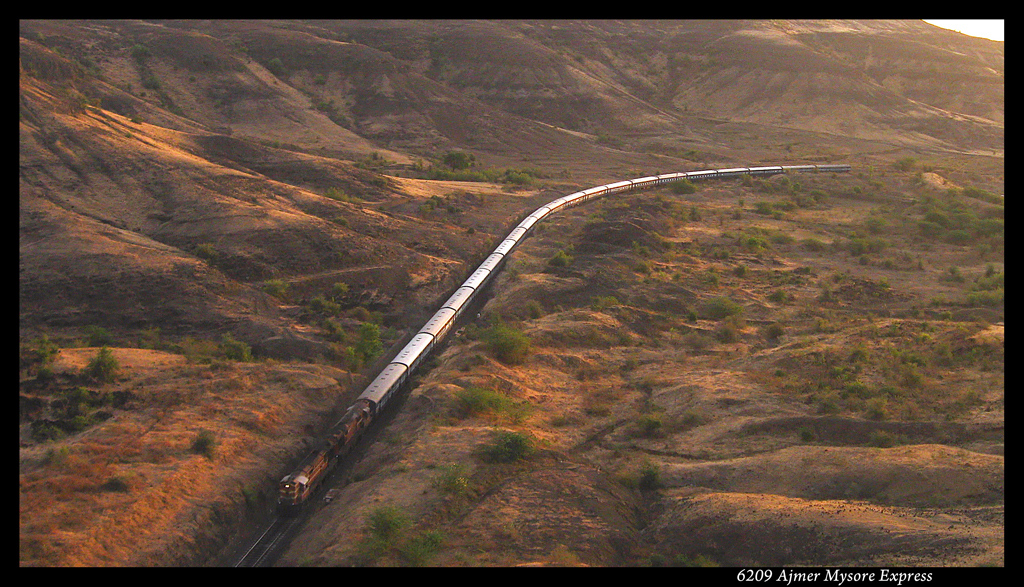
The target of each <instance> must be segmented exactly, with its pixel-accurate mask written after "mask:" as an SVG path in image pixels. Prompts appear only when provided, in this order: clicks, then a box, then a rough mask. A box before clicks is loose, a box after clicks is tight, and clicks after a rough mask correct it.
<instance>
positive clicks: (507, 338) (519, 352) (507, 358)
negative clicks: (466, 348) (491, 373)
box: [484, 324, 530, 365]
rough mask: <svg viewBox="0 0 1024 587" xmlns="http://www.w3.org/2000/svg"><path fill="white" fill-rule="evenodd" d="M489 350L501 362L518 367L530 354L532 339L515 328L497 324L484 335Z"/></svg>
mask: <svg viewBox="0 0 1024 587" xmlns="http://www.w3.org/2000/svg"><path fill="white" fill-rule="evenodd" d="M484 340H485V341H486V342H487V348H488V349H489V350H490V351H491V353H493V354H494V356H495V357H496V358H497V359H498V360H499V361H501V362H503V363H506V364H509V365H518V364H521V363H522V362H524V361H525V360H526V357H527V356H529V354H530V339H529V338H528V337H527V336H526V335H525V334H523V333H522V332H520V331H519V330H516V329H515V328H512V327H511V326H506V325H504V324H496V325H494V326H492V327H491V328H490V330H488V331H487V332H486V333H485V335H484Z"/></svg>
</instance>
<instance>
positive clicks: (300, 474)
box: [277, 164, 850, 514]
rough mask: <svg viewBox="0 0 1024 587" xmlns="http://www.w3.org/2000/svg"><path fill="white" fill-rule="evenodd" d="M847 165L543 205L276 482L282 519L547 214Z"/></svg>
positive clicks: (604, 190) (707, 174)
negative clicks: (595, 202)
mask: <svg viewBox="0 0 1024 587" xmlns="http://www.w3.org/2000/svg"><path fill="white" fill-rule="evenodd" d="M848 171H850V166H849V165H845V164H834V165H782V166H774V167H737V168H731V169H709V170H704V171H687V172H679V173H667V174H663V175H653V176H649V177H641V178H638V179H630V180H625V181H619V182H616V183H610V184H607V185H601V186H597V187H592V188H589V189H585V190H583V191H580V192H576V193H573V194H569V195H568V196H563V197H561V198H558V199H557V200H554V201H552V202H549V203H547V204H545V205H543V206H541V207H540V208H538V209H536V210H534V211H533V213H531V214H530V215H529V216H527V217H526V219H525V220H523V221H522V222H520V223H519V225H517V226H516V227H515V228H513V229H512V231H511V232H510V233H509V234H508V236H506V237H505V238H504V239H503V240H502V241H501V243H500V244H499V245H498V247H497V248H496V249H494V251H493V252H492V253H491V254H490V255H489V256H488V257H487V258H486V259H484V261H483V262H482V263H481V264H480V265H479V266H478V267H477V269H476V270H475V271H474V272H473V273H472V274H470V276H469V278H468V279H466V281H465V282H463V284H462V285H461V286H460V287H459V288H458V289H457V290H455V293H453V294H452V295H451V297H449V298H448V300H447V301H446V302H445V303H444V304H442V305H441V308H440V309H438V310H437V312H436V313H435V314H434V315H433V316H432V317H431V318H430V320H428V321H427V323H426V324H425V325H424V326H423V328H421V329H420V330H419V332H418V333H417V334H416V335H415V336H413V337H412V340H410V341H409V343H408V344H406V345H405V347H404V348H403V349H402V350H401V351H400V352H399V353H398V355H397V356H395V358H394V360H392V361H391V362H390V363H389V364H388V365H387V366H386V367H384V369H383V370H381V372H380V374H379V375H377V377H376V378H375V379H374V380H373V381H372V382H370V384H369V385H368V386H367V387H366V389H365V390H363V392H362V393H361V394H360V395H359V397H358V398H356V400H355V401H354V402H353V403H352V405H351V406H349V408H348V409H347V410H346V411H345V415H344V416H342V417H341V419H340V420H339V421H338V422H337V423H336V424H335V425H334V426H333V427H332V428H331V430H330V433H329V434H328V436H327V439H326V440H325V441H324V442H323V443H322V444H321V445H320V446H319V447H318V448H316V449H314V450H313V451H312V452H311V453H310V454H309V455H308V456H307V457H306V458H305V459H303V460H302V462H301V463H299V465H298V466H297V467H296V469H295V471H294V472H292V473H291V474H289V475H286V476H285V477H284V478H283V479H281V482H280V484H279V485H278V501H277V503H278V510H279V511H280V512H281V513H284V514H288V513H290V512H294V511H295V510H296V509H298V508H299V507H301V506H302V505H303V504H304V503H306V502H307V501H308V500H309V498H310V496H312V495H313V493H314V492H315V491H316V490H317V489H318V487H319V485H320V483H321V482H322V481H323V480H324V478H325V477H326V476H327V473H328V472H329V471H330V470H331V469H332V468H333V467H334V466H335V465H336V464H337V463H338V461H339V460H341V458H342V457H343V456H344V455H345V454H346V453H347V452H348V451H349V450H351V448H352V446H353V445H355V443H356V441H357V440H358V439H359V437H360V436H361V435H362V434H363V432H364V431H365V430H366V429H367V427H368V426H369V425H370V423H371V422H372V421H373V420H374V419H375V418H376V417H377V416H378V415H379V414H380V413H381V411H382V410H383V409H384V406H386V405H387V404H388V402H389V401H390V400H391V399H392V398H393V397H394V396H395V393H396V392H397V391H398V390H399V389H400V388H401V387H402V385H403V384H404V383H405V382H406V381H407V380H408V379H409V376H410V375H411V374H412V373H414V372H415V371H416V368H417V367H418V366H419V365H420V363H422V362H423V360H424V358H426V357H427V356H428V355H429V354H430V352H431V351H432V350H433V349H434V347H435V346H437V345H438V344H439V343H440V342H441V341H443V340H444V338H445V337H446V336H447V335H448V333H449V332H450V331H451V329H452V327H453V326H454V324H455V322H456V320H458V318H459V316H461V315H462V313H463V312H464V311H465V310H466V309H467V308H469V307H470V304H471V303H472V302H473V300H474V299H475V298H476V296H477V295H478V294H479V293H480V292H481V291H483V290H484V288H485V287H486V286H487V284H488V283H489V282H490V280H491V279H493V278H494V276H495V275H496V274H497V272H498V270H499V269H500V267H501V264H502V262H503V261H504V260H505V259H506V258H507V257H508V255H509V254H510V253H511V252H512V251H513V250H515V248H516V247H517V246H518V245H519V243H521V242H522V241H523V239H525V238H526V235H527V234H529V232H530V230H531V229H532V228H533V226H534V225H535V224H536V223H537V222H539V221H541V220H543V219H544V218H545V217H547V216H548V215H550V214H553V213H555V212H558V211H559V210H562V209H564V208H569V207H572V206H576V205H579V204H582V203H584V202H587V201H589V200H591V199H593V198H597V197H602V196H609V195H612V194H618V193H623V192H631V191H638V190H645V189H651V188H655V187H658V186H661V185H664V184H668V183H671V182H675V181H682V180H684V179H685V180H691V181H698V180H706V179H722V178H733V177H741V176H744V175H750V176H755V177H765V176H771V175H776V174H780V173H793V172H848Z"/></svg>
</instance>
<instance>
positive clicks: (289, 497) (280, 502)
mask: <svg viewBox="0 0 1024 587" xmlns="http://www.w3.org/2000/svg"><path fill="white" fill-rule="evenodd" d="M306 481H307V479H306V478H305V477H304V476H301V475H300V476H298V477H295V478H293V476H292V475H288V476H286V477H285V478H283V479H281V482H280V483H279V484H278V487H277V511H278V512H279V513H282V514H289V513H292V512H294V511H295V510H297V509H298V508H299V506H301V505H302V502H303V501H304V499H303V498H304V496H305V493H306Z"/></svg>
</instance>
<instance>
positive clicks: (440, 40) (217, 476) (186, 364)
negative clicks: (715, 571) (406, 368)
mask: <svg viewBox="0 0 1024 587" xmlns="http://www.w3.org/2000/svg"><path fill="white" fill-rule="evenodd" d="M19 65H20V67H19V343H20V344H19V359H20V361H19V383H20V385H19V407H20V410H19V416H20V418H19V440H20V445H21V449H20V477H19V478H20V493H19V497H20V504H19V505H20V538H21V540H20V556H19V560H20V563H21V564H22V565H26V566H28V565H50V566H65V565H84V566H122V565H132V566H147V565H199V564H218V563H219V562H220V559H219V558H218V557H217V556H216V553H218V552H219V549H220V548H222V547H224V546H226V545H228V544H229V542H230V540H231V539H232V538H233V537H238V536H239V535H241V529H243V528H245V527H246V526H247V525H251V524H255V523H257V522H258V521H260V520H261V519H262V518H261V516H262V515H263V514H264V513H265V512H266V511H267V510H268V508H269V506H270V503H271V502H272V500H273V486H274V481H275V479H276V478H277V476H278V475H279V474H280V473H281V472H282V471H285V470H287V468H288V465H289V463H291V462H294V460H295V459H297V458H299V456H301V454H302V453H303V452H304V451H305V450H306V449H307V448H308V446H310V444H311V443H312V442H313V441H314V439H315V437H316V434H317V432H318V431H320V430H321V429H322V428H323V426H324V425H325V424H327V423H330V422H331V421H332V418H334V417H336V412H335V410H336V409H337V408H338V407H339V406H341V407H343V406H344V405H345V404H346V402H347V401H348V400H350V399H351V397H353V396H354V395H355V394H357V393H358V392H359V390H360V389H361V386H362V385H363V383H364V382H365V377H366V376H368V375H372V374H373V372H374V368H375V366H379V365H378V363H379V362H380V361H382V360H386V357H387V356H388V352H389V351H394V350H396V349H397V348H398V347H399V346H400V345H401V344H402V343H403V340H404V338H405V337H407V336H408V334H409V333H410V332H411V331H412V330H411V329H415V328H418V327H419V326H420V325H421V324H422V322H423V321H424V320H425V319H426V318H427V317H428V316H429V314H430V313H431V312H432V311H433V310H434V309H435V307H436V305H437V303H439V302H440V301H441V300H443V299H444V297H445V296H447V295H448V294H449V293H450V291H451V290H452V289H453V288H454V287H456V286H457V284H458V283H460V282H461V280H462V279H464V278H465V276H466V275H467V274H468V273H469V272H470V271H471V270H472V269H473V268H474V267H475V265H476V264H477V263H478V262H479V261H480V260H481V259H482V258H483V257H484V256H485V255H486V254H487V252H488V251H490V250H491V248H493V246H494V244H495V242H496V240H497V239H499V238H501V236H503V235H504V234H505V233H506V231H507V230H508V228H509V227H510V226H511V225H513V224H514V223H515V222H516V221H518V220H519V219H520V218H522V217H523V216H524V215H525V214H526V213H528V212H529V211H530V210H533V209H534V208H535V207H536V206H538V205H540V204H541V203H543V202H547V201H549V200H551V199H554V198H556V197H559V196H561V195H564V194H566V193H570V192H571V191H574V190H577V189H580V188H585V187H590V186H593V185H598V184H601V183H605V182H608V181H613V180H618V179H622V178H627V177H639V176H641V175H646V174H649V173H651V172H659V171H675V170H686V169H698V168H709V167H727V166H733V165H737V164H742V165H748V164H759V163H776V162H787V163H807V162H825V161H842V162H848V163H851V164H853V165H854V169H855V172H854V173H853V174H850V175H844V176H836V177H833V176H799V177H791V178H775V179H773V180H771V181H764V182H762V181H748V182H742V183H735V182H734V183H730V184H726V185H707V186H702V187H701V188H700V190H699V191H697V192H695V193H680V192H675V191H672V190H662V191H661V192H658V193H649V194H644V195H642V196H637V197H632V196H630V197H628V198H622V199H619V200H616V201H609V202H604V203H599V204H598V203H595V204H594V205H593V206H587V207H585V208H581V209H578V210H575V211H573V212H571V213H570V214H568V215H565V216H560V217H558V218H556V219H554V220H553V221H552V222H551V223H550V224H549V225H547V224H546V225H545V226H543V227H539V228H538V230H537V233H536V234H535V235H534V236H533V237H531V239H530V241H529V242H528V243H527V244H526V245H525V246H524V247H523V248H521V249H520V250H519V251H518V252H517V253H516V254H515V255H514V258H513V259H512V261H511V262H510V263H509V265H508V266H507V267H506V270H505V273H504V274H503V276H502V277H501V278H500V279H499V281H498V282H497V283H496V285H495V288H494V290H493V292H492V296H493V299H491V300H490V302H489V303H488V304H487V305H486V306H484V307H483V308H482V315H481V316H480V317H479V319H477V320H475V321H473V322H471V323H467V324H466V325H465V329H464V330H463V331H462V332H461V333H460V334H459V335H458V337H456V338H455V339H453V340H452V341H451V343H450V345H449V346H448V347H447V348H446V349H444V351H443V352H442V353H441V354H440V355H439V356H438V357H437V358H436V359H434V360H433V361H432V363H431V365H430V369H429V370H428V371H427V372H425V373H424V374H423V375H422V376H421V378H420V379H418V380H416V381H415V382H414V384H413V386H412V389H411V391H410V394H409V398H408V400H407V402H406V403H405V404H404V406H403V408H402V410H400V411H399V412H398V413H397V414H395V419H394V421H393V422H392V423H391V424H390V425H389V426H388V428H386V429H385V430H383V431H382V433H381V440H380V441H379V442H377V443H376V444H374V445H373V446H369V447H367V452H366V455H365V457H364V458H363V459H362V460H360V461H359V462H358V463H355V468H354V471H353V473H352V475H351V477H350V478H348V479H345V480H342V485H341V489H342V491H341V495H340V497H339V498H338V500H337V501H336V502H335V503H333V504H331V505H329V506H327V507H326V508H324V509H323V511H322V512H321V513H320V514H319V515H318V516H316V517H314V519H313V521H312V522H311V524H310V526H309V528H308V530H307V531H306V532H304V533H303V535H302V539H301V540H299V541H297V542H296V544H295V545H294V546H293V548H292V550H290V551H289V552H287V553H286V554H285V555H284V557H283V558H282V560H281V561H280V563H281V564H286V565H287V564H300V565H301V564H313V565H336V564H365V565H391V564H401V565H415V564H433V565H452V566H471V565H519V564H529V565H538V564H555V565H584V564H585V565H639V566H646V565H659V564H723V565H741V564H742V565H748V564H807V565H821V564H829V565H851V566H852V565H861V564H867V565H875V564H908V565H946V564H949V565H990V564H1002V561H1003V555H1002V544H1003V542H1002V533H1003V532H1002V530H1003V523H1002V512H1003V498H1002V492H1003V485H1002V475H1003V463H1002V458H1003V457H1002V443H1003V438H1002V426H1003V420H1004V419H1003V411H1002V401H1003V395H1002V394H1003V363H1004V359H1003V354H1002V348H1003V324H1002V321H1003V314H1004V302H1003V294H1002V292H1003V289H1002V284H1003V281H1002V280H1003V256H1004V250H1003V220H1004V216H1003V208H1002V204H1001V195H1002V194H1003V192H1004V174H1005V170H1004V162H1003V141H1004V115H1003V110H1004V95H1003V88H1004V74H1003V45H1002V44H1001V43H994V42H986V41H981V40H977V39H971V38H968V37H964V36H963V35H958V34H955V33H951V32H948V31H942V30H939V29H936V28H935V27H931V26H930V25H926V24H924V23H921V22H917V21H877V20H876V21H777V20H773V21H767V20H765V21H709V20H701V21H613V20H601V21H568V20H560V21H526V20H516V21H453V20H440V21H437V20H427V21H413V20H410V21H397V20H386V21H374V20H355V21H344V20H319V21H305V20H302V21H278V20H254V21H232V20H213V21H207V20H149V21H141V20H102V21H101V20H96V21H86V20H42V21H20V22H19ZM453 153H456V154H459V153H461V154H463V155H464V156H465V157H466V158H465V159H463V160H464V161H468V165H469V166H468V167H466V168H463V169H457V168H455V167H454V166H452V165H449V164H447V163H446V162H447V161H450V159H448V158H447V156H448V155H451V154H453ZM719 298H728V300H729V301H730V302H732V303H733V304H735V305H736V306H738V307H739V308H741V309H742V311H741V313H739V314H738V315H736V316H733V317H728V316H725V315H724V314H723V312H724V313H726V314H729V313H732V312H733V310H734V308H735V307H736V306H733V305H730V304H729V303H726V302H725V301H723V300H722V299H719ZM471 318H472V317H471ZM496 319H501V320H502V321H503V322H504V323H505V325H507V326H510V327H511V328H513V330H515V331H516V332H520V333H522V335H523V336H524V337H526V338H527V339H528V340H529V341H530V351H529V352H528V353H526V354H525V355H524V356H525V358H523V357H519V358H517V359H516V360H514V361H511V362H509V359H508V358H507V357H506V358H505V359H501V358H499V357H498V356H497V355H496V354H495V351H494V349H493V348H492V347H491V346H489V344H488V342H487V341H488V335H489V334H490V333H491V332H492V331H491V327H492V325H493V324H494V321H495V320H496ZM105 347H106V348H108V349H111V351H110V353H111V354H110V355H106V354H105V353H106V352H107V351H105V350H104V348H105ZM111 366H113V367H116V368H115V369H113V371H110V370H108V369H105V368H110V367H111ZM474 405H476V406H477V407H476V408H474V407H472V406H474ZM499 431H506V432H509V431H511V432H516V433H520V434H523V435H524V436H525V437H527V438H530V439H532V441H533V442H532V448H533V449H535V450H534V451H533V452H532V453H530V454H529V455H528V458H524V459H521V460H512V461H510V462H504V463H496V462H493V459H489V458H487V457H486V454H483V453H481V452H480V451H481V450H483V449H486V448H487V447H489V446H491V444H492V442H493V440H494V439H495V438H496V435H497V434H498V432H499ZM785 472H792V474H788V475H787V474H785ZM383 505H388V506H392V508H393V509H392V510H388V511H385V512H384V514H387V515H389V516H393V519H394V520H396V521H397V522H398V526H399V527H400V528H401V531H399V532H398V533H396V534H394V535H391V536H389V537H388V539H387V540H382V539H381V536H379V535H377V534H375V532H374V531H373V529H372V527H370V526H368V525H367V524H368V521H369V520H370V518H371V517H372V516H373V515H378V514H380V512H379V511H378V510H379V508H380V506H383ZM403 521H404V523H403ZM764 533H766V534H764ZM762 536H775V537H778V540H777V541H772V540H761V539H760V537H762Z"/></svg>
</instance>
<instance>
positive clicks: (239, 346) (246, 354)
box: [220, 334, 252, 362]
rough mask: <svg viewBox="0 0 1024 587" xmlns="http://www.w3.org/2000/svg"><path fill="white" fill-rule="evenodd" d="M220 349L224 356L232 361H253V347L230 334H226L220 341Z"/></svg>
mask: <svg viewBox="0 0 1024 587" xmlns="http://www.w3.org/2000/svg"><path fill="white" fill-rule="evenodd" d="M220 350H221V352H222V353H224V356H225V357H226V358H228V359H230V360H232V361H244V362H250V361H252V349H251V348H250V347H249V345H247V344H246V343H244V342H242V341H240V340H235V337H233V336H231V335H230V334H225V335H224V336H223V337H222V338H221V341H220Z"/></svg>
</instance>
